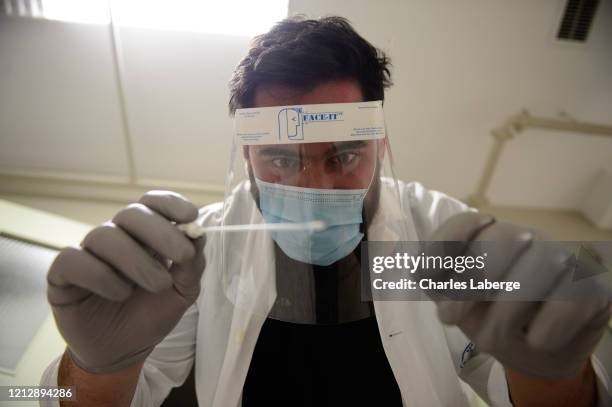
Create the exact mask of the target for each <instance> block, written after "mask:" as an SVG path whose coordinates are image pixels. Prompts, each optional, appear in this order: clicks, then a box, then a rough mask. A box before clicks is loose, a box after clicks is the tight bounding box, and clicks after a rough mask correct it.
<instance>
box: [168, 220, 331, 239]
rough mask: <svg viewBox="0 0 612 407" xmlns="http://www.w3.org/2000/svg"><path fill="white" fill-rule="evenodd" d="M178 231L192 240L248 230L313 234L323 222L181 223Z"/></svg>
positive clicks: (322, 227) (323, 225)
mask: <svg viewBox="0 0 612 407" xmlns="http://www.w3.org/2000/svg"><path fill="white" fill-rule="evenodd" d="M177 227H178V229H179V230H180V231H181V232H183V233H185V234H186V235H187V236H189V237H190V238H192V239H197V238H199V237H200V236H202V235H204V233H206V232H244V231H248V230H269V231H292V230H312V231H314V232H316V231H319V230H323V229H325V222H323V221H320V220H315V221H312V222H305V223H260V224H245V225H227V226H201V225H200V224H198V223H197V221H195V222H191V223H183V224H181V225H178V226H177Z"/></svg>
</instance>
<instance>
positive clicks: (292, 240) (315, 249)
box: [255, 178, 367, 266]
mask: <svg viewBox="0 0 612 407" xmlns="http://www.w3.org/2000/svg"><path fill="white" fill-rule="evenodd" d="M255 181H256V183H257V187H258V188H259V206H260V208H261V212H262V214H263V217H264V220H265V221H266V222H267V223H282V222H289V223H303V222H312V221H323V222H324V223H325V226H326V228H325V229H324V230H320V231H312V230H297V231H274V232H272V239H274V241H275V242H276V244H278V246H279V247H280V248H281V250H282V251H283V252H284V253H285V254H286V255H287V256H289V257H290V258H292V259H294V260H297V261H301V262H303V263H308V264H315V265H318V266H328V265H330V264H332V263H335V262H336V261H338V260H340V259H342V258H344V257H346V256H348V255H349V254H350V253H351V252H352V251H353V250H354V249H355V247H357V245H358V244H359V242H360V241H361V239H362V238H363V233H361V232H360V230H359V227H360V225H361V223H362V222H363V218H362V208H363V198H364V197H365V194H366V192H367V189H348V190H347V189H314V188H300V187H292V186H286V185H279V184H272V183H269V182H264V181H262V180H260V179H257V178H256V179H255Z"/></svg>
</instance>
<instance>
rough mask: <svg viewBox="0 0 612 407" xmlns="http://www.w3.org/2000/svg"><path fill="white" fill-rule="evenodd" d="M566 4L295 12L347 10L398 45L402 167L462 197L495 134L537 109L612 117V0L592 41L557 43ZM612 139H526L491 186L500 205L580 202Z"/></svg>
mask: <svg viewBox="0 0 612 407" xmlns="http://www.w3.org/2000/svg"><path fill="white" fill-rule="evenodd" d="M564 4H565V1H564V0H539V1H532V0H516V1H504V0H496V1H489V0H467V1H441V0H410V1H401V0H390V1H381V2H373V1H368V0H292V1H291V3H290V5H291V7H290V13H304V14H306V15H308V16H311V17H316V16H320V15H328V14H338V15H342V16H345V17H347V18H349V19H350V20H351V21H352V22H353V24H354V26H355V27H356V28H357V30H358V31H359V32H360V33H361V34H362V35H363V36H364V37H366V38H367V39H369V40H370V41H371V42H372V43H374V44H375V45H377V46H379V47H382V48H383V49H384V50H386V51H387V52H388V54H389V55H390V56H391V58H392V62H393V68H394V69H393V76H394V81H395V86H394V87H393V88H392V89H391V91H390V92H389V93H388V100H387V102H386V114H387V120H388V125H389V128H390V132H391V141H392V145H393V147H394V150H395V157H396V167H397V169H398V173H399V174H400V175H401V176H402V177H403V178H406V179H417V180H421V181H423V182H424V183H425V184H426V185H428V186H430V187H433V188H437V189H441V190H443V191H446V192H449V193H451V194H453V195H455V196H459V197H463V196H465V195H467V194H468V193H469V192H471V191H472V189H473V188H474V186H475V183H476V181H477V179H478V176H479V174H480V172H481V170H482V168H483V165H484V160H485V157H486V154H487V153H488V149H489V146H490V144H491V140H490V139H491V137H490V136H489V135H488V132H489V130H490V129H492V128H493V127H495V126H497V125H500V124H501V123H502V122H503V121H504V120H505V119H506V118H507V117H508V116H510V115H512V114H515V113H518V112H519V111H520V110H521V109H523V108H527V109H528V110H529V111H531V112H532V113H534V114H541V115H556V114H557V113H558V111H559V110H566V111H567V112H569V113H571V114H572V115H574V116H575V117H576V118H579V119H581V120H588V121H595V122H601V123H607V124H612V81H611V80H610V78H612V76H611V72H612V2H609V1H608V2H606V1H603V2H601V6H600V7H601V9H600V13H599V15H598V19H597V20H596V21H595V25H594V29H593V31H592V33H591V40H590V41H589V43H588V44H587V45H580V46H575V45H573V44H569V45H568V44H561V43H557V42H555V41H554V39H553V37H554V34H555V30H556V27H557V25H558V22H559V21H560V13H561V12H562V9H563V5H564ZM607 162H612V139H607V140H604V139H598V138H595V137H590V138H583V137H575V136H573V137H572V136H563V135H561V136H558V135H555V136H549V135H536V134H535V132H531V133H529V134H524V135H522V136H521V137H520V139H519V140H516V141H513V142H511V143H510V145H509V147H508V149H507V151H505V152H504V155H503V156H502V160H501V162H500V167H499V171H498V173H497V174H496V177H495V178H494V180H493V184H492V186H491V191H490V194H489V195H490V198H491V199H492V201H493V202H494V203H498V204H505V205H525V206H531V207H552V208H572V207H575V205H576V203H577V201H578V200H579V199H580V194H581V192H582V191H583V189H584V188H585V185H586V184H588V183H589V179H590V177H591V176H593V175H594V173H595V171H596V169H597V168H599V167H601V166H603V165H604V164H605V163H607Z"/></svg>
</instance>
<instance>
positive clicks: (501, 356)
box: [428, 212, 610, 379]
mask: <svg viewBox="0 0 612 407" xmlns="http://www.w3.org/2000/svg"><path fill="white" fill-rule="evenodd" d="M537 238H538V236H537V235H536V232H534V231H532V230H530V229H527V228H525V227H521V226H516V225H512V224H508V223H502V222H496V221H495V220H494V219H493V218H492V217H491V216H488V215H483V214H480V213H473V212H472V213H462V214H459V215H456V216H454V217H452V218H450V219H449V220H448V221H446V222H445V223H444V224H442V225H441V226H440V227H439V228H438V229H437V230H436V231H435V232H434V234H433V235H432V236H431V237H430V239H429V240H430V241H459V242H465V248H466V249H465V250H469V249H470V242H474V241H476V240H478V241H513V242H518V244H512V245H508V247H509V249H508V250H507V252H508V253H504V254H505V256H496V258H495V259H491V258H490V257H489V259H488V261H487V262H486V268H485V269H484V270H483V271H482V272H484V274H485V275H486V277H487V278H489V279H491V280H497V281H516V280H523V281H525V280H526V279H528V281H529V282H530V283H534V284H530V287H529V288H530V289H531V292H532V294H535V295H538V296H539V298H549V296H550V294H551V293H552V292H553V291H554V290H555V288H556V287H557V286H558V285H559V282H560V281H561V280H563V279H565V278H567V276H568V273H571V269H570V268H568V263H567V256H563V255H560V254H561V253H563V250H561V248H560V246H559V250H557V249H556V248H557V245H556V244H552V243H548V242H547V245H537V244H532V242H533V241H534V240H535V239H537ZM480 243H482V242H480ZM476 244H477V243H472V244H471V245H472V246H475V245H476ZM551 244H552V245H553V247H555V249H554V250H550V249H549V248H550V247H551ZM432 245H433V244H432ZM449 246H450V247H452V248H454V249H456V247H457V245H449ZM433 247H435V248H436V249H435V250H437V251H438V253H435V254H436V255H440V254H441V253H439V251H440V250H444V249H441V247H442V248H443V247H444V245H435V246H433ZM498 247H499V246H498ZM504 247H505V246H504ZM547 248H548V249H547ZM428 254H431V253H428ZM446 254H447V255H449V254H450V255H460V253H446ZM464 254H465V253H464ZM442 255H444V254H442ZM491 260H493V262H491ZM532 276H533V277H532ZM536 279H537V284H536V283H535V282H536ZM501 295H503V294H501ZM534 298H535V297H534ZM438 315H439V317H440V320H441V321H442V322H443V323H446V324H452V325H457V326H459V328H460V329H461V330H462V331H463V332H464V333H465V334H466V335H467V336H468V337H469V338H470V339H471V340H472V342H473V343H474V344H475V345H476V348H477V349H479V350H480V351H482V352H485V353H489V354H491V355H492V356H493V357H495V358H496V359H497V360H498V361H499V362H500V363H502V364H503V365H504V366H505V367H509V368H511V369H513V370H515V371H517V372H519V373H523V374H525V375H529V376H538V377H544V378H551V379H553V378H563V377H572V376H575V375H576V374H577V373H578V372H579V370H580V368H582V367H583V366H584V364H585V362H586V361H587V359H588V358H589V356H590V355H591V353H592V352H593V350H594V348H595V346H596V345H597V342H598V341H599V339H600V338H601V336H602V334H603V332H604V330H605V327H606V325H607V322H608V320H609V319H610V302H609V297H606V296H599V297H597V298H592V299H591V298H590V299H584V300H573V301H555V300H553V301H548V300H546V301H495V300H493V301H439V302H438Z"/></svg>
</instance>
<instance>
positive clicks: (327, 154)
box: [245, 80, 379, 189]
mask: <svg viewBox="0 0 612 407" xmlns="http://www.w3.org/2000/svg"><path fill="white" fill-rule="evenodd" d="M362 101H363V94H362V92H361V88H360V86H359V84H358V83H356V82H354V81H349V80H345V81H334V82H328V83H325V84H322V85H319V86H317V87H316V88H314V89H312V90H311V91H308V92H306V93H304V92H303V91H299V90H296V89H293V88H290V87H286V86H268V87H262V88H259V89H258V90H257V91H256V93H255V100H254V102H255V107H269V106H288V105H306V104H322V103H353V102H362ZM378 152H379V146H378V142H377V141H346V142H329V143H301V144H284V145H279V144H276V145H259V146H249V147H248V149H247V148H245V156H246V157H245V158H247V160H248V161H249V167H250V168H249V170H250V172H252V174H254V175H255V176H256V177H257V178H259V179H261V180H262V181H266V182H271V183H278V184H283V185H290V186H296V187H302V188H319V189H365V188H368V187H369V185H370V182H371V180H372V177H373V175H374V173H375V172H376V166H377V154H378Z"/></svg>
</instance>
